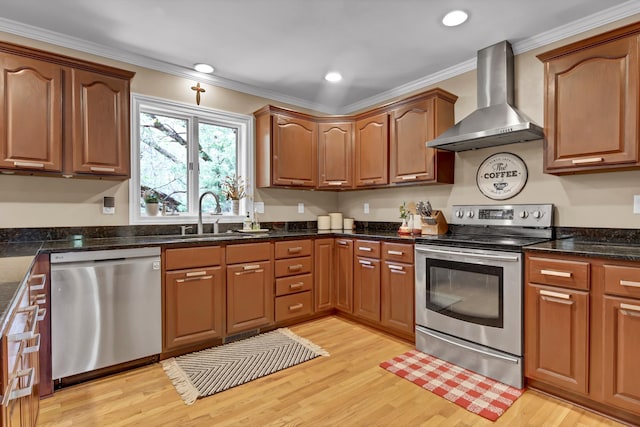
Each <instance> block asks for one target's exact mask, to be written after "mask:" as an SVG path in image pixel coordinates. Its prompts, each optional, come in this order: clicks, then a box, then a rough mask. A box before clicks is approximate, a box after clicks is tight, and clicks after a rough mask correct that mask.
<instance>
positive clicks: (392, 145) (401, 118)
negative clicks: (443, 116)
mask: <svg viewBox="0 0 640 427" xmlns="http://www.w3.org/2000/svg"><path fill="white" fill-rule="evenodd" d="M433 104H434V100H433V99H428V100H423V101H419V102H415V103H412V104H409V105H405V106H402V107H400V108H398V109H395V110H393V111H392V112H391V134H390V138H389V164H390V165H389V175H390V177H391V178H390V180H391V182H410V181H428V180H432V179H434V173H435V151H436V150H435V149H433V148H427V147H426V142H427V141H429V140H431V139H433V138H434V112H433V109H434V106H433Z"/></svg>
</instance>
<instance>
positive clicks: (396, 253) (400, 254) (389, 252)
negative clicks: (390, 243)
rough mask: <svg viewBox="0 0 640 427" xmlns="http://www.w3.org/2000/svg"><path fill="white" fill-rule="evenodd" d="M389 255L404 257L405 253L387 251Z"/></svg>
mask: <svg viewBox="0 0 640 427" xmlns="http://www.w3.org/2000/svg"><path fill="white" fill-rule="evenodd" d="M387 253H388V254H389V255H398V256H402V255H404V252H401V251H387Z"/></svg>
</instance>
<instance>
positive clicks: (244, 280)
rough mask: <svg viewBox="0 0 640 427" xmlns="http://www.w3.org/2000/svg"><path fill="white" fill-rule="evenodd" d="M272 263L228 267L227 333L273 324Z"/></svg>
mask: <svg viewBox="0 0 640 427" xmlns="http://www.w3.org/2000/svg"><path fill="white" fill-rule="evenodd" d="M273 304H274V302H273V271H272V268H271V263H270V262H256V263H251V264H237V265H229V266H227V334H235V333H238V332H242V331H246V330H249V329H254V328H258V327H261V326H267V325H269V324H271V323H273Z"/></svg>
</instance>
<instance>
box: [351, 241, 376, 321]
mask: <svg viewBox="0 0 640 427" xmlns="http://www.w3.org/2000/svg"><path fill="white" fill-rule="evenodd" d="M354 252H355V255H356V257H355V260H354V262H353V314H354V316H356V317H360V318H363V319H367V320H371V321H373V322H376V323H377V322H380V278H381V276H380V242H379V241H369V240H356V241H355V242H354Z"/></svg>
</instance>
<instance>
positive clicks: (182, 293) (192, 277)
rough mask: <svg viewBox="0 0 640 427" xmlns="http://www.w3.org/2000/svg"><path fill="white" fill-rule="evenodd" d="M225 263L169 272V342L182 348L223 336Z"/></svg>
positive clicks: (167, 319) (166, 301) (166, 318)
mask: <svg viewBox="0 0 640 427" xmlns="http://www.w3.org/2000/svg"><path fill="white" fill-rule="evenodd" d="M223 284H224V270H223V268H222V267H220V266H217V267H209V268H203V269H191V270H179V271H172V272H169V273H166V274H165V293H166V297H165V341H166V343H165V346H166V348H167V349H174V348H178V347H181V346H184V345H187V344H197V343H200V342H204V341H208V340H211V339H213V338H220V337H222V333H223V326H222V320H223V317H222V314H223V312H224V305H225V304H224V297H223Z"/></svg>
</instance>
